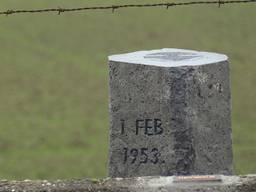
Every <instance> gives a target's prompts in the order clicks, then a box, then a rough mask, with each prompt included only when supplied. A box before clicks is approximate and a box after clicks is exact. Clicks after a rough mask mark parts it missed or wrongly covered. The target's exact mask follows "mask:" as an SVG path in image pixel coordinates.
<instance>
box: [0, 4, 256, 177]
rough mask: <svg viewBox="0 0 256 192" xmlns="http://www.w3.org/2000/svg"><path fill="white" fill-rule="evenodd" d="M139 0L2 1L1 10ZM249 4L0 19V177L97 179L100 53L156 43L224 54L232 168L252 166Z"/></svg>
mask: <svg viewBox="0 0 256 192" xmlns="http://www.w3.org/2000/svg"><path fill="white" fill-rule="evenodd" d="M146 2H161V1H154V0H151V1H150V0H149V1H148V0H140V1H128V0H127V1H118V0H108V1H103V0H102V1H95V0H94V1H84V0H76V1H68V0H37V1H34V0H23V1H20V0H1V2H0V10H6V9H21V8H47V7H58V6H61V7H76V6H87V5H101V4H104V5H112V4H120V3H146ZM255 18H256V4H247V5H228V6H223V7H222V8H221V9H219V8H217V6H205V5H204V6H190V7H177V8H170V9H169V10H165V9H163V8H144V9H125V10H124V9H123V10H117V11H116V12H115V13H114V14H112V13H111V11H88V12H80V13H65V14H63V15H60V16H58V15H57V14H49V13H46V14H20V15H10V16H8V17H5V16H1V17H0V178H7V179H25V178H31V179H44V178H48V179H57V178H60V179H61V178H83V177H105V176H106V173H107V171H106V170H107V154H108V128H109V122H108V66H107V56H108V55H111V54H116V53H124V52H130V51H135V50H144V49H156V48H164V47H175V48H187V49H195V50H204V51H215V52H221V53H225V54H227V55H228V56H229V57H230V61H231V73H232V74H231V75H232V95H233V133H234V138H233V140H234V157H235V170H236V172H237V173H238V174H246V173H253V172H254V173H255V172H256V126H255V123H256V112H255V109H256V101H255V99H256V89H255V84H256V38H255V31H256V23H255Z"/></svg>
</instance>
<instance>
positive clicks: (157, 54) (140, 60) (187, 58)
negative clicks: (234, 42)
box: [109, 48, 228, 67]
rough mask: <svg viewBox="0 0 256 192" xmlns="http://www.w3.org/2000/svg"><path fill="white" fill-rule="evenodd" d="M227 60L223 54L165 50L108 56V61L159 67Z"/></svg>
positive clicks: (194, 64)
mask: <svg viewBox="0 0 256 192" xmlns="http://www.w3.org/2000/svg"><path fill="white" fill-rule="evenodd" d="M226 60H228V57H227V56H226V55H223V54H218V53H210V52H202V51H192V50H185V49H173V48H165V49H158V50H150V51H137V52H132V53H126V54H121V55H112V56H109V61H114V62H121V63H131V64H141V65H151V66H160V67H181V66H196V65H205V64H212V63H219V62H222V61H226Z"/></svg>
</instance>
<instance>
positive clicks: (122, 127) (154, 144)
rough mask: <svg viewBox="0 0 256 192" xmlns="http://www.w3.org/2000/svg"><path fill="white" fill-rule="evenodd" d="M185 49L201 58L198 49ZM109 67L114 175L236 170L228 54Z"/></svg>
mask: <svg viewBox="0 0 256 192" xmlns="http://www.w3.org/2000/svg"><path fill="white" fill-rule="evenodd" d="M179 54H180V52H179ZM179 54H176V52H175V53H173V52H171V53H169V52H168V53H167V54H162V53H161V54H158V53H157V54H153V58H157V59H159V58H161V59H163V58H164V59H166V60H168V59H170V58H171V59H180V58H179V57H177V55H178V56H179ZM151 55H152V54H151ZM151 55H150V56H151ZM181 55H182V56H183V57H185V58H186V59H188V60H190V59H192V61H193V62H195V61H196V60H194V59H195V58H196V57H197V55H196V54H194V55H192V54H190V53H189V54H185V53H182V54H181ZM198 57H199V56H198ZM109 67H110V118H111V123H110V126H111V127H110V148H109V176H110V177H134V176H153V175H161V176H169V175H191V174H232V140H231V122H230V121H231V120H230V85H229V83H230V82H229V67H228V62H227V61H224V62H217V63H212V64H206V65H203V64H200V65H191V66H190V65H188V66H176V65H175V66H170V67H168V66H154V65H142V64H133V63H125V62H120V61H110V63H109Z"/></svg>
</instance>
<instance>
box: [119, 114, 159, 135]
mask: <svg viewBox="0 0 256 192" xmlns="http://www.w3.org/2000/svg"><path fill="white" fill-rule="evenodd" d="M125 124H126V123H125V120H124V119H121V135H124V134H125V133H126V131H125V128H126V127H125V126H126V125H125ZM130 128H132V129H134V131H135V135H147V136H155V135H161V134H163V132H164V129H163V127H162V120H161V119H157V118H154V119H136V120H135V122H134V125H131V127H130Z"/></svg>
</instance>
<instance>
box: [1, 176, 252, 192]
mask: <svg viewBox="0 0 256 192" xmlns="http://www.w3.org/2000/svg"><path fill="white" fill-rule="evenodd" d="M173 178H174V177H138V178H126V179H123V178H115V179H111V178H107V179H102V180H89V179H81V180H63V181H62V180H57V181H47V180H44V181H31V180H24V181H7V180H2V181H0V192H3V191H4V192H8V191H10V192H75V191H76V192H100V191H104V192H114V191H115V192H124V191H126V192H127V191H129V192H143V191H149V192H151V191H152V192H153V191H156V192H160V191H161V192H203V191H207V192H217V191H218V192H256V175H247V176H221V178H222V182H201V183H195V182H193V183H174V182H173Z"/></svg>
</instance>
